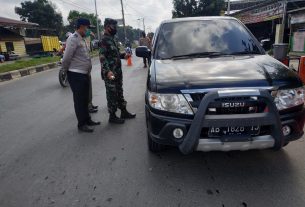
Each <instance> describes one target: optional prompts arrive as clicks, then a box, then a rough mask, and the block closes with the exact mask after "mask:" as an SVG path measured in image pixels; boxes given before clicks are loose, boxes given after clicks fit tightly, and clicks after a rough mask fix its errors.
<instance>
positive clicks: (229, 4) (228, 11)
mask: <svg viewBox="0 0 305 207" xmlns="http://www.w3.org/2000/svg"><path fill="white" fill-rule="evenodd" d="M230 7H231V2H230V0H228V10H227V15H228V16H230V12H231V11H230V10H231V8H230Z"/></svg>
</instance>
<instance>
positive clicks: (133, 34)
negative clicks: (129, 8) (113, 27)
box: [117, 26, 142, 44]
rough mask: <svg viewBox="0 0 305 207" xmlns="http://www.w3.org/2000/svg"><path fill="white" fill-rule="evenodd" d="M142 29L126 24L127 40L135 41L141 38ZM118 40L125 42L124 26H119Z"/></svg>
mask: <svg viewBox="0 0 305 207" xmlns="http://www.w3.org/2000/svg"><path fill="white" fill-rule="evenodd" d="M141 32H142V30H140V29H134V28H132V27H131V26H126V36H127V42H129V43H131V44H132V43H133V42H134V41H135V40H139V37H140V36H139V35H140V34H141ZM117 38H118V41H120V42H121V43H123V44H124V42H125V41H124V28H123V27H118V34H117Z"/></svg>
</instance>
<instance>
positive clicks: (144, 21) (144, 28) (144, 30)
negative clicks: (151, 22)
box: [138, 17, 145, 32]
mask: <svg viewBox="0 0 305 207" xmlns="http://www.w3.org/2000/svg"><path fill="white" fill-rule="evenodd" d="M138 20H139V21H141V20H142V21H143V31H144V32H145V19H144V17H143V18H139V19H138Z"/></svg>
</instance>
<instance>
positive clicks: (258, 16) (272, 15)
mask: <svg viewBox="0 0 305 207" xmlns="http://www.w3.org/2000/svg"><path fill="white" fill-rule="evenodd" d="M283 12H284V3H282V2H276V3H273V4H269V5H265V6H262V7H258V8H254V9H252V10H249V11H246V12H241V13H238V14H236V15H233V16H234V17H236V18H238V19H239V20H241V21H242V22H243V23H244V24H252V23H257V22H265V21H269V20H273V19H278V18H281V17H282V15H283Z"/></svg>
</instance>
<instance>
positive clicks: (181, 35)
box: [156, 19, 261, 59]
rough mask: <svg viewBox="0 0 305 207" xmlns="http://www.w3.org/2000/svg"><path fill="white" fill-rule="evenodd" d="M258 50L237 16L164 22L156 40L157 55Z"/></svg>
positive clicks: (159, 56) (257, 51)
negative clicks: (235, 18)
mask: <svg viewBox="0 0 305 207" xmlns="http://www.w3.org/2000/svg"><path fill="white" fill-rule="evenodd" d="M208 52H217V53H224V54H233V53H242V52H249V53H251V52H253V53H261V52H260V49H259V47H258V46H257V44H256V43H255V40H254V39H253V37H252V35H250V33H249V32H248V31H247V30H246V29H245V27H244V26H243V25H242V24H240V23H239V22H238V21H236V20H232V19H217V20H193V21H181V22H173V23H165V24H163V25H162V27H161V28H160V31H159V37H158V40H157V54H156V56H157V57H156V58H157V59H166V58H171V57H173V56H181V55H188V54H194V53H208Z"/></svg>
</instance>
